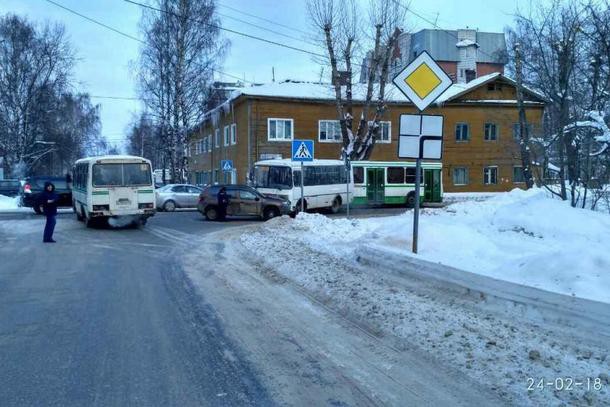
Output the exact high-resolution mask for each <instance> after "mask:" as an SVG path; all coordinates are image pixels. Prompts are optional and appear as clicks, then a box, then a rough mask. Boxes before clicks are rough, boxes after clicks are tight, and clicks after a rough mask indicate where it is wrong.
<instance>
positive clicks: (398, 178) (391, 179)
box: [387, 167, 405, 184]
mask: <svg viewBox="0 0 610 407" xmlns="http://www.w3.org/2000/svg"><path fill="white" fill-rule="evenodd" d="M387 171H388V184H404V183H405V169H404V167H388V170H387Z"/></svg>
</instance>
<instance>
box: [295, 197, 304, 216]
mask: <svg viewBox="0 0 610 407" xmlns="http://www.w3.org/2000/svg"><path fill="white" fill-rule="evenodd" d="M304 208H305V212H307V201H305V205H304ZM294 211H295V213H299V212H301V200H300V199H299V200H298V201H297V204H296V206H295V207H294Z"/></svg>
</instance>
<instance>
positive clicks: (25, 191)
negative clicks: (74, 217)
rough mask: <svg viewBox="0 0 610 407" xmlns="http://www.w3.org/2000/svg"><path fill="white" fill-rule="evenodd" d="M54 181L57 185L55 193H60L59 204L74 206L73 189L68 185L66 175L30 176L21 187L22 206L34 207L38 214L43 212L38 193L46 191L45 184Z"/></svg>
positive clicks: (61, 205) (60, 205)
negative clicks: (39, 204)
mask: <svg viewBox="0 0 610 407" xmlns="http://www.w3.org/2000/svg"><path fill="white" fill-rule="evenodd" d="M46 182H52V183H53V185H55V193H56V194H57V195H59V201H58V202H57V206H59V207H71V206H72V189H71V188H70V186H69V185H68V182H67V180H66V177H49V176H37V177H28V178H26V179H25V183H24V184H23V186H22V187H21V206H26V207H29V208H32V209H34V211H35V212H36V213H38V214H41V213H42V208H41V207H40V206H38V204H37V202H38V195H40V193H42V191H44V184H45V183H46Z"/></svg>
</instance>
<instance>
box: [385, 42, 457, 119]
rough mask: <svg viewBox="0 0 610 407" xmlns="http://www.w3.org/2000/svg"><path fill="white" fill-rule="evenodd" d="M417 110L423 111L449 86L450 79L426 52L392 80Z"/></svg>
mask: <svg viewBox="0 0 610 407" xmlns="http://www.w3.org/2000/svg"><path fill="white" fill-rule="evenodd" d="M393 82H394V85H396V87H398V89H400V91H401V92H402V93H404V94H405V96H406V97H408V98H409V100H410V101H411V102H413V104H414V105H415V106H417V108H418V109H419V110H424V109H425V108H426V107H428V106H429V105H430V104H431V103H432V102H434V101H435V100H436V99H437V98H438V97H439V96H440V95H442V94H443V92H445V91H446V90H447V88H449V86H451V83H452V82H451V78H449V76H447V74H446V73H445V71H443V69H442V68H441V67H440V66H439V65H438V64H437V63H436V62H435V61H434V59H432V57H431V56H430V54H428V53H427V52H426V51H424V52H422V53H421V54H419V56H418V57H417V58H415V59H414V60H413V62H411V63H410V64H409V65H407V66H406V67H405V69H403V70H402V71H401V72H400V73H399V74H398V75H396V77H395V78H394V80H393Z"/></svg>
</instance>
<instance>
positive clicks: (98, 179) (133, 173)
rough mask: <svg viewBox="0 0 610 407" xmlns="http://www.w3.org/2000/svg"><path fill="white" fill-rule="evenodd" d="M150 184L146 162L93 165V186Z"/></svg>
mask: <svg viewBox="0 0 610 407" xmlns="http://www.w3.org/2000/svg"><path fill="white" fill-rule="evenodd" d="M151 184H152V176H151V171H150V165H148V163H117V164H115V163H113V164H95V165H94V166H93V185H94V186H124V187H132V186H148V185H151Z"/></svg>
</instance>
